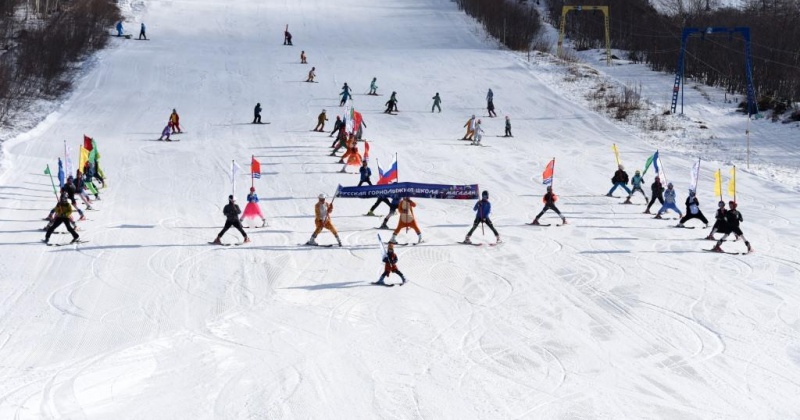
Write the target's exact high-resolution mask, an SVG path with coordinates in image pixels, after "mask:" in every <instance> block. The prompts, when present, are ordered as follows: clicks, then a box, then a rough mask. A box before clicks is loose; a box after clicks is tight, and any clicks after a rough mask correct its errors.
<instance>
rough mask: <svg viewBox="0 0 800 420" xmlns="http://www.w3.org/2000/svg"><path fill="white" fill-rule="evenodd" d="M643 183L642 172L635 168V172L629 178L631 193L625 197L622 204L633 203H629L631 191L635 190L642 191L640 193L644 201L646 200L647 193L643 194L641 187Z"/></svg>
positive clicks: (631, 195)
mask: <svg viewBox="0 0 800 420" xmlns="http://www.w3.org/2000/svg"><path fill="white" fill-rule="evenodd" d="M643 183H644V178H643V177H642V173H641V172H640V171H639V170H638V169H637V170H636V173H635V174H633V178H632V179H631V186H632V187H633V188H632V189H631V193H630V194H628V198H626V199H625V201H624V202H623V204H633V203H631V197H633V193H635V192H636V191H639V192H640V193H642V195H643V196H644V201H645V203H646V202H647V200H648V198H647V194H645V193H644V190H643V189H642V184H643Z"/></svg>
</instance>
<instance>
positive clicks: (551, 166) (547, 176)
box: [542, 158, 556, 185]
mask: <svg viewBox="0 0 800 420" xmlns="http://www.w3.org/2000/svg"><path fill="white" fill-rule="evenodd" d="M555 167H556V158H553V160H551V161H550V162H549V163H548V164H547V166H546V167H545V168H544V172H542V184H545V185H550V184H552V183H553V172H555Z"/></svg>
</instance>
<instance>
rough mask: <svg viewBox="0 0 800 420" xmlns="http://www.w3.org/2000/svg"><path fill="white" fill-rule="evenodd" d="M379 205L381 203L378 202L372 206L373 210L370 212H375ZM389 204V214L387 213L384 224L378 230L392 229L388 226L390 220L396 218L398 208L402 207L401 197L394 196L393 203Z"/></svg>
mask: <svg viewBox="0 0 800 420" xmlns="http://www.w3.org/2000/svg"><path fill="white" fill-rule="evenodd" d="M378 204H379V203H377V202H376V203H375V204H374V205H373V206H372V209H370V212H371V211H372V210H374V209H375V208H376V207H377V206H378ZM387 204H388V205H389V213H387V214H386V217H384V218H383V223H381V226H380V227H379V228H378V229H390V227H389V225H388V223H389V219H391V217H392V216H394V215H395V213H397V207H398V206H399V205H400V196H399V195H393V196H392V201H391V202H390V203H387Z"/></svg>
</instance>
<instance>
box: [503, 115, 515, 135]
mask: <svg viewBox="0 0 800 420" xmlns="http://www.w3.org/2000/svg"><path fill="white" fill-rule="evenodd" d="M503 137H514V136H512V135H511V119H509V118H508V115H506V134H505V135H504V136H503Z"/></svg>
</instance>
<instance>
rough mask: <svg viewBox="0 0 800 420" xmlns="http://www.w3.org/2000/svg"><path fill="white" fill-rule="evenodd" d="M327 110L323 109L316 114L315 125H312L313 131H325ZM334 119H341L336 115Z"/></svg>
mask: <svg viewBox="0 0 800 420" xmlns="http://www.w3.org/2000/svg"><path fill="white" fill-rule="evenodd" d="M327 112H328V111H326V110H324V109H323V110H322V112H320V113H319V115H317V126H316V127H314V131H319V132H323V131H325V121H328V114H327ZM336 120H337V121H341V120H340V119H339V117H336Z"/></svg>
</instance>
